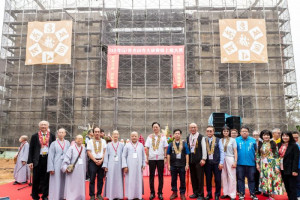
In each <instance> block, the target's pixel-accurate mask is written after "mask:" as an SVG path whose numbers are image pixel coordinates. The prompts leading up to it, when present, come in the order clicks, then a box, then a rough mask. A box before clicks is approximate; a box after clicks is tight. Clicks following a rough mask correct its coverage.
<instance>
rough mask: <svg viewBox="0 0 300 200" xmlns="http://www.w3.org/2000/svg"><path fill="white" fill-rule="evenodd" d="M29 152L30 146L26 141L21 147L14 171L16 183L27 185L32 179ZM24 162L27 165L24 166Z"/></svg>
mask: <svg viewBox="0 0 300 200" xmlns="http://www.w3.org/2000/svg"><path fill="white" fill-rule="evenodd" d="M28 152H29V144H28V142H27V141H25V142H23V143H22V144H21V145H20V147H19V154H18V158H17V162H16V165H15V169H14V178H15V181H16V183H25V182H27V180H29V178H30V169H29V167H28V165H27V160H28ZM22 162H25V164H24V165H23V163H22Z"/></svg>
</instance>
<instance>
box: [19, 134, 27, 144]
mask: <svg viewBox="0 0 300 200" xmlns="http://www.w3.org/2000/svg"><path fill="white" fill-rule="evenodd" d="M25 141H28V136H27V135H22V136H21V137H20V138H19V142H25Z"/></svg>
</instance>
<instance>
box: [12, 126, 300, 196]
mask: <svg viewBox="0 0 300 200" xmlns="http://www.w3.org/2000/svg"><path fill="white" fill-rule="evenodd" d="M39 128H40V130H39V132H38V133H35V134H34V135H32V137H31V140H30V145H29V144H28V142H27V140H28V138H27V136H21V138H20V142H21V146H20V148H19V152H18V154H17V156H16V158H17V163H16V168H15V179H16V182H15V184H18V183H24V182H26V181H27V178H28V172H29V170H28V167H29V168H31V169H33V186H32V194H31V196H32V198H33V199H39V198H40V196H39V193H42V194H43V195H42V197H41V198H42V199H43V200H47V199H48V198H49V199H51V200H60V199H67V200H84V199H85V179H86V171H88V176H89V178H90V183H89V196H90V199H91V200H94V199H98V200H102V199H103V196H104V197H107V198H108V199H110V200H112V199H123V198H124V197H127V198H128V199H142V195H143V194H144V183H143V170H144V169H145V166H146V164H148V165H149V171H150V176H149V185H150V192H151V194H150V200H152V199H154V198H155V197H156V194H157V197H158V198H159V199H160V200H162V199H163V198H164V197H163V181H164V179H163V172H164V167H165V164H167V166H168V170H170V172H171V187H172V191H173V193H172V195H171V196H170V197H169V199H171V200H172V199H175V198H177V197H178V187H177V177H178V175H179V179H180V187H179V195H180V198H181V199H183V200H185V199H186V196H185V194H186V180H185V179H186V176H185V175H186V172H187V171H188V170H189V169H190V177H191V182H192V188H193V194H192V195H190V196H189V197H190V198H195V199H197V200H204V199H205V200H209V199H212V198H213V194H212V178H213V175H214V181H215V193H214V198H215V199H216V200H218V199H227V198H228V199H236V197H237V194H238V198H239V199H240V200H243V199H244V198H245V177H247V179H248V187H249V190H250V196H251V198H252V199H253V200H257V199H258V198H257V197H256V194H258V193H260V192H262V193H264V195H266V196H268V197H269V199H273V198H274V195H281V194H283V184H282V183H284V185H285V188H286V191H287V194H288V198H289V199H290V200H296V199H297V197H299V196H300V195H299V192H300V190H299V186H297V184H298V185H299V184H300V181H299V170H300V161H299V150H300V146H299V145H298V146H297V143H296V141H298V137H299V136H298V133H297V132H294V134H293V133H292V132H288V131H286V132H283V133H279V134H277V135H276V134H275V132H276V131H277V132H278V129H276V131H274V130H273V132H274V134H272V132H271V131H269V130H263V131H261V132H260V134H259V133H257V132H256V133H255V134H253V137H250V136H249V128H247V127H244V126H243V127H242V128H241V130H240V136H239V132H238V130H235V129H231V130H230V129H229V128H228V127H226V126H225V127H224V128H223V130H222V134H221V137H216V135H215V130H214V127H213V126H207V127H206V134H205V135H202V134H200V133H199V132H198V127H197V124H195V123H191V124H189V134H188V136H187V138H186V141H183V138H182V131H181V130H180V129H175V130H174V131H173V140H172V142H170V143H169V144H168V141H167V138H166V136H165V135H163V134H161V131H160V124H159V123H158V122H154V123H153V124H152V129H153V133H152V134H150V135H149V136H148V137H147V140H146V143H145V147H144V146H143V144H142V143H140V142H139V141H138V133H137V132H132V133H131V134H130V142H129V143H126V144H123V143H121V142H120V141H119V132H118V131H117V130H115V131H113V132H112V141H111V142H109V143H106V141H105V140H104V139H102V137H103V132H102V131H101V129H100V128H99V127H95V128H94V129H93V134H94V137H93V138H90V140H89V141H86V147H85V146H84V145H83V137H82V136H81V135H77V136H76V138H75V143H74V144H73V145H70V142H69V141H67V140H65V139H64V137H65V135H66V131H65V129H63V128H61V129H59V130H58V131H57V136H55V135H54V134H52V133H50V132H49V131H48V130H49V123H48V122H47V121H41V122H40V123H39ZM279 132H280V130H279ZM273 135H274V138H272V137H273ZM275 136H276V137H275ZM295 140H296V141H295ZM27 164H28V167H27ZM156 170H157V173H158V190H157V192H156V191H155V187H154V176H155V172H156ZM257 174H258V175H257ZM124 175H125V181H124V178H123V177H124ZM204 175H205V177H206V190H207V195H206V196H204ZM22 177H23V178H22ZM24 177H25V178H24ZM96 177H97V192H95V184H96V183H95V180H96ZM104 178H105V187H104V191H103V196H102V189H103V183H104V181H103V179H104ZM124 182H125V183H124ZM257 182H258V184H257ZM222 183H223V184H222ZM221 185H223V195H221ZM40 186H41V187H40ZM124 190H125V192H124Z"/></svg>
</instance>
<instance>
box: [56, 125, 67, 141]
mask: <svg viewBox="0 0 300 200" xmlns="http://www.w3.org/2000/svg"><path fill="white" fill-rule="evenodd" d="M65 136H66V129H64V128H60V129H58V131H57V137H58V139H60V140H62V139H64V137H65Z"/></svg>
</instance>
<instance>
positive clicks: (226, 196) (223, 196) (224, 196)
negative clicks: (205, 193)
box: [220, 195, 229, 199]
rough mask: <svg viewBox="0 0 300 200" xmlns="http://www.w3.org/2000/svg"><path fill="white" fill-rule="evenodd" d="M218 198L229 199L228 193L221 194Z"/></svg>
mask: <svg viewBox="0 0 300 200" xmlns="http://www.w3.org/2000/svg"><path fill="white" fill-rule="evenodd" d="M220 199H229V196H228V195H222V196H221V197H220Z"/></svg>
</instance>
